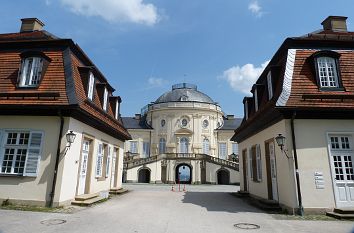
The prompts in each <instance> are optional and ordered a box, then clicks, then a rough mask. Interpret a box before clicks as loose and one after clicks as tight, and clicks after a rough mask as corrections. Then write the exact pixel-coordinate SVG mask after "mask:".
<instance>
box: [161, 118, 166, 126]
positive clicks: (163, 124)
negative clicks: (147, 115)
mask: <svg viewBox="0 0 354 233" xmlns="http://www.w3.org/2000/svg"><path fill="white" fill-rule="evenodd" d="M165 124H166V121H165V119H162V120H161V127H164V126H165Z"/></svg>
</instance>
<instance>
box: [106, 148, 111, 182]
mask: <svg viewBox="0 0 354 233" xmlns="http://www.w3.org/2000/svg"><path fill="white" fill-rule="evenodd" d="M107 150H108V151H107V160H106V178H107V177H108V176H109V167H110V163H111V156H112V155H111V151H112V147H111V146H108V145H107Z"/></svg>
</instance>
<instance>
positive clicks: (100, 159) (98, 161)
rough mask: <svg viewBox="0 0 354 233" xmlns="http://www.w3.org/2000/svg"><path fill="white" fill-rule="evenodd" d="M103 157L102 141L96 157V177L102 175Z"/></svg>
mask: <svg viewBox="0 0 354 233" xmlns="http://www.w3.org/2000/svg"><path fill="white" fill-rule="evenodd" d="M103 157H104V150H103V144H102V143H100V144H98V150H97V158H96V177H102V168H103Z"/></svg>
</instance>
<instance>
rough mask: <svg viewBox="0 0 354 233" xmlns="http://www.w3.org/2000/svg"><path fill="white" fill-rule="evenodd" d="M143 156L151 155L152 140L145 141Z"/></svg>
mask: <svg viewBox="0 0 354 233" xmlns="http://www.w3.org/2000/svg"><path fill="white" fill-rule="evenodd" d="M143 157H144V158H148V157H150V142H144V141H143Z"/></svg>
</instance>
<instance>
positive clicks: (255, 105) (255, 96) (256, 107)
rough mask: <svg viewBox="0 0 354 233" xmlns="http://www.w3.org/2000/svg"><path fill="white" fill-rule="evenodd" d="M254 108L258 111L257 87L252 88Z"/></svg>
mask: <svg viewBox="0 0 354 233" xmlns="http://www.w3.org/2000/svg"><path fill="white" fill-rule="evenodd" d="M253 96H254V110H255V111H256V112H257V111H258V92H257V88H255V89H254V94H253Z"/></svg>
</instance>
